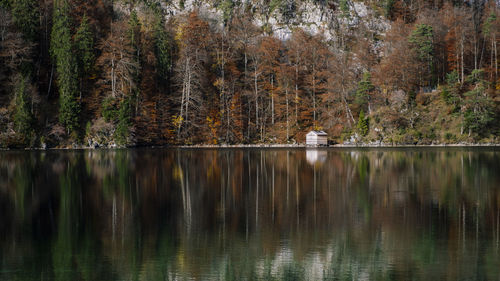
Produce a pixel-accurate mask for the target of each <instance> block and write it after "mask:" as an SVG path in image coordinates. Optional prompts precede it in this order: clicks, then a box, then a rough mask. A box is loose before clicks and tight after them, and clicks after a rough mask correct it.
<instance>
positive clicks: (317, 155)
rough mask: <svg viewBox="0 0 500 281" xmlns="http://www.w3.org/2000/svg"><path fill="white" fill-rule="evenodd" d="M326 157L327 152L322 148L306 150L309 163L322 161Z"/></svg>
mask: <svg viewBox="0 0 500 281" xmlns="http://www.w3.org/2000/svg"><path fill="white" fill-rule="evenodd" d="M327 157H328V153H327V152H326V151H324V150H317V149H307V150H306V160H307V162H308V163H309V164H311V165H314V164H316V163H324V162H325V161H326V158H327Z"/></svg>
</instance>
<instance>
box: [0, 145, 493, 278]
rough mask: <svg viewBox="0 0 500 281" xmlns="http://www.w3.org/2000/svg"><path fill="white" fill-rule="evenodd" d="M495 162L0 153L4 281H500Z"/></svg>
mask: <svg viewBox="0 0 500 281" xmlns="http://www.w3.org/2000/svg"><path fill="white" fill-rule="evenodd" d="M499 231H500V150H499V149H498V148H377V149H368V148H366V149H356V148H348V149H347V148H346V149H342V148H329V149H236V148H234V149H129V150H85V151H35V152H27V151H3V152H0V280H74V281H76V280H499V279H500V247H499V238H500V237H499V234H500V233H499Z"/></svg>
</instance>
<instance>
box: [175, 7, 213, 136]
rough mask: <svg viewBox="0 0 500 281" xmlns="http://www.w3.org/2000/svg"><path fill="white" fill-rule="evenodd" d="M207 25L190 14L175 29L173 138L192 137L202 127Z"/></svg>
mask: <svg viewBox="0 0 500 281" xmlns="http://www.w3.org/2000/svg"><path fill="white" fill-rule="evenodd" d="M207 34H210V29H209V25H208V23H207V22H206V21H204V20H202V19H201V18H199V17H198V15H197V14H196V13H195V12H192V13H190V14H189V16H188V17H187V19H186V21H185V22H183V23H181V24H180V26H179V27H178V30H177V35H176V40H177V42H178V46H179V54H178V59H177V63H176V66H177V67H176V69H175V80H176V84H177V87H178V88H179V90H180V94H179V95H177V98H176V100H177V103H178V104H179V110H178V114H177V118H178V120H179V122H177V123H178V124H177V136H178V137H179V138H180V137H181V136H182V137H187V138H191V137H194V130H195V129H196V128H200V127H201V125H202V122H203V121H202V120H203V119H204V118H203V114H202V113H203V111H204V109H205V108H204V94H205V93H206V91H207V89H208V88H209V87H208V80H207V76H206V66H207V64H208V62H209V58H210V56H209V52H208V47H209V44H210V42H209V40H208V39H209V38H208V36H207Z"/></svg>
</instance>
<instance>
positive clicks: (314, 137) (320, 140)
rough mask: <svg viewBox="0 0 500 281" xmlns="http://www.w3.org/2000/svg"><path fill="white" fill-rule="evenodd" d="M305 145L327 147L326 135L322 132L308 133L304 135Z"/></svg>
mask: <svg viewBox="0 0 500 281" xmlns="http://www.w3.org/2000/svg"><path fill="white" fill-rule="evenodd" d="M306 145H308V146H309V145H310V146H322V145H328V134H327V133H325V132H324V131H310V132H309V133H308V134H307V135H306Z"/></svg>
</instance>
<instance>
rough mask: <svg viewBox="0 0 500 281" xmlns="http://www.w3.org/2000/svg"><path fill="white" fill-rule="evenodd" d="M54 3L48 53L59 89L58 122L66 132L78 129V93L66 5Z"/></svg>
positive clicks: (75, 65) (75, 63) (75, 64)
mask: <svg viewBox="0 0 500 281" xmlns="http://www.w3.org/2000/svg"><path fill="white" fill-rule="evenodd" d="M58 3H59V2H55V4H54V19H53V26H52V33H51V44H50V53H51V55H52V58H53V60H54V61H55V64H56V70H57V85H58V87H59V122H60V123H61V124H62V125H63V126H65V127H66V130H67V132H68V133H69V132H72V131H75V130H76V129H77V128H78V123H79V113H80V105H79V102H78V101H77V98H76V93H77V92H78V78H77V62H76V60H75V58H74V57H73V52H72V46H71V29H70V20H69V17H68V4H67V3H66V2H65V1H63V2H62V3H59V4H58Z"/></svg>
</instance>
